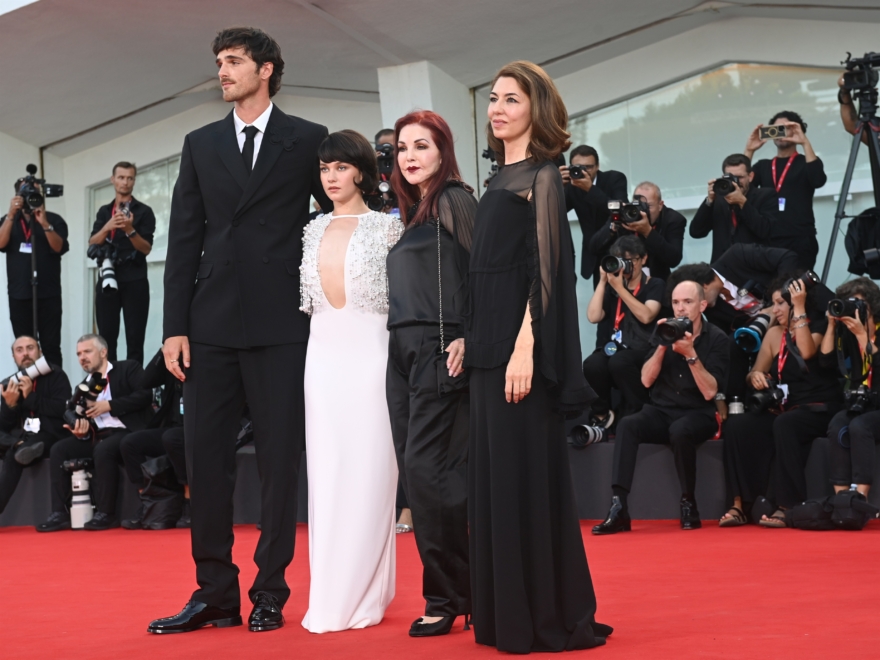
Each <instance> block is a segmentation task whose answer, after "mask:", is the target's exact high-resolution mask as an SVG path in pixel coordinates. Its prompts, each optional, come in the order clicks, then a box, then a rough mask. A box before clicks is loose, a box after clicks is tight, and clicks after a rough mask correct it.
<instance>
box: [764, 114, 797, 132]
mask: <svg viewBox="0 0 880 660" xmlns="http://www.w3.org/2000/svg"><path fill="white" fill-rule="evenodd" d="M777 119H785V120H786V121H790V122H794V123H795V124H800V125H801V130H802V131H803V132H804V134H805V135H806V133H807V122H805V121H804V119H803V117H801V116H800V115H799V114H798V113H796V112H794V111H793V110H782V111H780V112H777V113H776V114H775V115H773V116H772V117H770V121H768V122H767V125H768V126H771V125H772V124H773V123H774V122H775V121H776V120H777Z"/></svg>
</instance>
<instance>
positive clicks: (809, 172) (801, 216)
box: [744, 110, 828, 269]
mask: <svg viewBox="0 0 880 660" xmlns="http://www.w3.org/2000/svg"><path fill="white" fill-rule="evenodd" d="M806 133H807V124H806V122H804V120H803V119H802V118H801V116H800V115H799V114H798V113H796V112H791V111H789V110H783V111H782V112H777V113H776V114H775V115H773V117H771V118H770V121H769V123H768V124H767V125H766V126H760V125H759V126H756V127H755V129H754V130H753V131H752V132H751V134H750V135H749V138H748V140H747V142H746V148H745V151H744V153H745V155H746V156H747V157H748V158H750V159H752V160H754V155H755V152H756V151H757V150H758V149H760V148H761V147H763V146H764V144H765V143H766V142H767V140H769V139H772V140H773V144H774V145H776V156H775V157H774V158H772V159H764V160H759V161H758V162H757V163H755V164H754V165H753V167H752V169H753V170H754V172H755V178H754V179H753V180H752V182H753V183H754V184H755V186H756V187H758V188H769V189H770V190H773V191H775V193H776V198H777V213H776V218H777V219H776V222H775V223H774V225H773V233H772V236H771V240H770V244H771V245H772V246H774V247H781V248H786V249H788V250H792V251H794V252H795V253H796V254H797V255H798V267H799V268H801V269H805V268H813V266H814V265H815V263H816V255H818V254H819V243H818V241H817V240H816V217H815V216H814V215H813V195H814V193H815V192H816V189H817V188H821V187H822V186H824V185H825V182H826V181H827V180H828V178H827V177H826V176H825V168H824V165H823V164H822V160H821V159H820V158H819V157H818V156H817V155H816V152H815V151H813V145H812V144H810V140H809V138H807V135H806ZM798 145H801V146H803V148H804V153H803V154H799V153H798V150H797V148H798Z"/></svg>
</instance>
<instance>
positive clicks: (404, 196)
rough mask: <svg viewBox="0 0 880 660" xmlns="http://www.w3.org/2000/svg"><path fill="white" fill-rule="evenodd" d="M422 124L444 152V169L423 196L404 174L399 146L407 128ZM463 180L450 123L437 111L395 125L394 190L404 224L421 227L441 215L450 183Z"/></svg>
mask: <svg viewBox="0 0 880 660" xmlns="http://www.w3.org/2000/svg"><path fill="white" fill-rule="evenodd" d="M410 124H418V125H419V126H424V127H425V128H427V129H428V130H429V131H431V137H433V138H434V142H435V144H436V145H437V148H438V149H439V150H440V167H439V169H438V170H437V172H436V173H435V174H434V176H432V177H431V179H430V182H429V184H428V191H427V193H425V196H424V197H422V194H421V192H420V191H419V187H418V186H414V185H412V184H411V183H409V182H408V181H407V180H406V179H405V178H404V176H403V172H401V171H400V165H399V164H398V160H397V153H398V152H397V143H398V141H399V140H400V131H401V130H403V127H404V126H409V125H410ZM450 180H452V181H461V173H460V172H459V170H458V161H456V160H455V147H454V146H453V144H452V131H451V130H450V129H449V124H447V123H446V120H445V119H443V117H441V116H440V115H438V114H437V113H436V112H432V111H430V110H417V111H415V112H411V113H409V114H408V115H405V116H403V117H401V118H400V119H398V120H397V122H396V123H395V124H394V170H393V171H392V172H391V187H392V188H393V189H394V192H396V193H397V198H398V200H399V203H400V206H399V208H400V217H401V219H402V220H403V224H404V225H406V226H409V225H411V224H419V223H422V222H424V221H425V220H428V219H430V218H433V217H436V216H437V204H438V203H439V201H440V194H441V193H442V192H443V191H444V190H445V189H446V183H447V182H448V181H450ZM419 199H421V200H422V203H421V204H420V205H419V208H418V211H416V213H415V215H414V216H413V217H412V218H409V217H407V214H408V213H409V210H410V209H411V208H412V205H413V204H415V203H416V202H417V201H419Z"/></svg>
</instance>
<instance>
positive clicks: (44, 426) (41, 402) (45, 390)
mask: <svg viewBox="0 0 880 660" xmlns="http://www.w3.org/2000/svg"><path fill="white" fill-rule="evenodd" d="M69 397H70V380H69V379H68V378H67V374H66V373H64V371H63V370H62V369H61V367H58V366H55V365H52V372H51V373H48V374H46V375H45V376H37V378H35V379H34V389H33V390H32V391H31V393H30V394H28V396H27V398H25V399H21V398H19V400H18V405H16V406H15V407H14V408H10V407H9V406H8V405H6V399H3V398H0V429H2V430H4V431H6V432H7V433H8V432H10V431H12V430H14V429H17V428H21V427H22V424H24V420H25V418H26V417H39V418H40V431H41V432H42V431H47V432H49V433H51V434H52V435H53V436H55V437H56V438H62V437H64V436H66V435H67V433H68V432H67V430H66V429H65V428H64V419H63V417H62V415H63V414H64V408H65V405H66V404H67V399H68V398H69Z"/></svg>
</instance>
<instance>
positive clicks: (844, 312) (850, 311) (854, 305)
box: [828, 298, 868, 323]
mask: <svg viewBox="0 0 880 660" xmlns="http://www.w3.org/2000/svg"><path fill="white" fill-rule="evenodd" d="M856 313H858V317H857V316H856ZM828 314H829V315H831V316H834V317H836V318H842V317H844V316H849V317H851V318H858V319H859V320H860V321H861V322H862V323H865V322H866V321H867V319H868V303H866V302H865V301H864V300H862V299H861V298H847V299H846V300H842V299H840V298H835V299H834V300H831V301H829V303H828Z"/></svg>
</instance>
